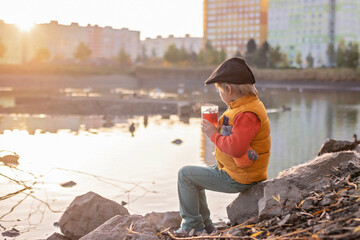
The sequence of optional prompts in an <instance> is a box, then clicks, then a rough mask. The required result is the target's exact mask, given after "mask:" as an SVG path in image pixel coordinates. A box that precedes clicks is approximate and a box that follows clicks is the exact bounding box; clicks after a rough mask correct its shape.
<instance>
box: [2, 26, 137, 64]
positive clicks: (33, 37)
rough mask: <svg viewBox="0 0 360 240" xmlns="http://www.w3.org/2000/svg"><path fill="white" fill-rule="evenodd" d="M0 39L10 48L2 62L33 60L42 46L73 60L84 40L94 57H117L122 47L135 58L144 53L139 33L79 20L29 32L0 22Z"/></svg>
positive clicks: (36, 27)
mask: <svg viewBox="0 0 360 240" xmlns="http://www.w3.org/2000/svg"><path fill="white" fill-rule="evenodd" d="M0 38H1V41H2V42H3V44H4V45H5V47H6V48H7V51H6V53H5V56H4V57H3V58H2V59H0V61H1V62H3V63H21V62H27V61H30V60H31V59H32V58H33V57H34V56H35V55H36V53H37V51H38V50H39V49H41V48H46V49H48V50H49V51H50V53H51V59H56V60H65V59H72V58H74V52H75V51H76V48H77V47H78V46H79V44H80V43H81V42H83V43H84V44H85V45H86V46H87V47H89V49H90V50H91V56H90V57H91V58H92V59H101V58H108V59H109V58H115V57H116V56H117V55H118V53H119V51H120V50H121V49H124V50H125V52H126V53H127V54H129V55H130V57H131V59H132V61H135V60H136V58H137V57H138V56H139V55H140V54H141V41H140V32H139V31H131V30H129V29H127V28H122V29H113V28H112V27H105V28H103V27H99V26H97V25H95V26H91V25H88V26H86V27H83V26H79V24H77V23H71V24H70V25H62V24H59V23H58V22H57V21H51V22H50V23H46V24H37V25H35V27H34V28H33V29H32V30H31V31H29V32H21V31H20V30H19V29H18V28H17V27H16V25H14V24H7V23H4V21H0Z"/></svg>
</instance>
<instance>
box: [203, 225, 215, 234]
mask: <svg viewBox="0 0 360 240" xmlns="http://www.w3.org/2000/svg"><path fill="white" fill-rule="evenodd" d="M205 230H206V232H207V233H208V234H213V233H215V232H216V228H215V226H214V224H211V225H209V226H206V227H205Z"/></svg>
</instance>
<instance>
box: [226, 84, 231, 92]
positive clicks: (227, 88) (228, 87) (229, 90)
mask: <svg viewBox="0 0 360 240" xmlns="http://www.w3.org/2000/svg"><path fill="white" fill-rule="evenodd" d="M225 90H226V93H228V94H231V93H232V88H231V86H230V85H229V84H226V85H225Z"/></svg>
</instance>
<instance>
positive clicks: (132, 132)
mask: <svg viewBox="0 0 360 240" xmlns="http://www.w3.org/2000/svg"><path fill="white" fill-rule="evenodd" d="M129 132H130V133H131V136H132V137H134V132H135V124H134V123H131V125H130V127H129Z"/></svg>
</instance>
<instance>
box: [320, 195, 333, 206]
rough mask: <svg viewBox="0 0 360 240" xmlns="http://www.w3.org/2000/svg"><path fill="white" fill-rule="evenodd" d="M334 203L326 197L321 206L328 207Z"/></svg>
mask: <svg viewBox="0 0 360 240" xmlns="http://www.w3.org/2000/svg"><path fill="white" fill-rule="evenodd" d="M331 203H332V201H331V198H328V197H324V198H323V199H322V200H321V202H320V205H321V206H328V205H330V204H331Z"/></svg>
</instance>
